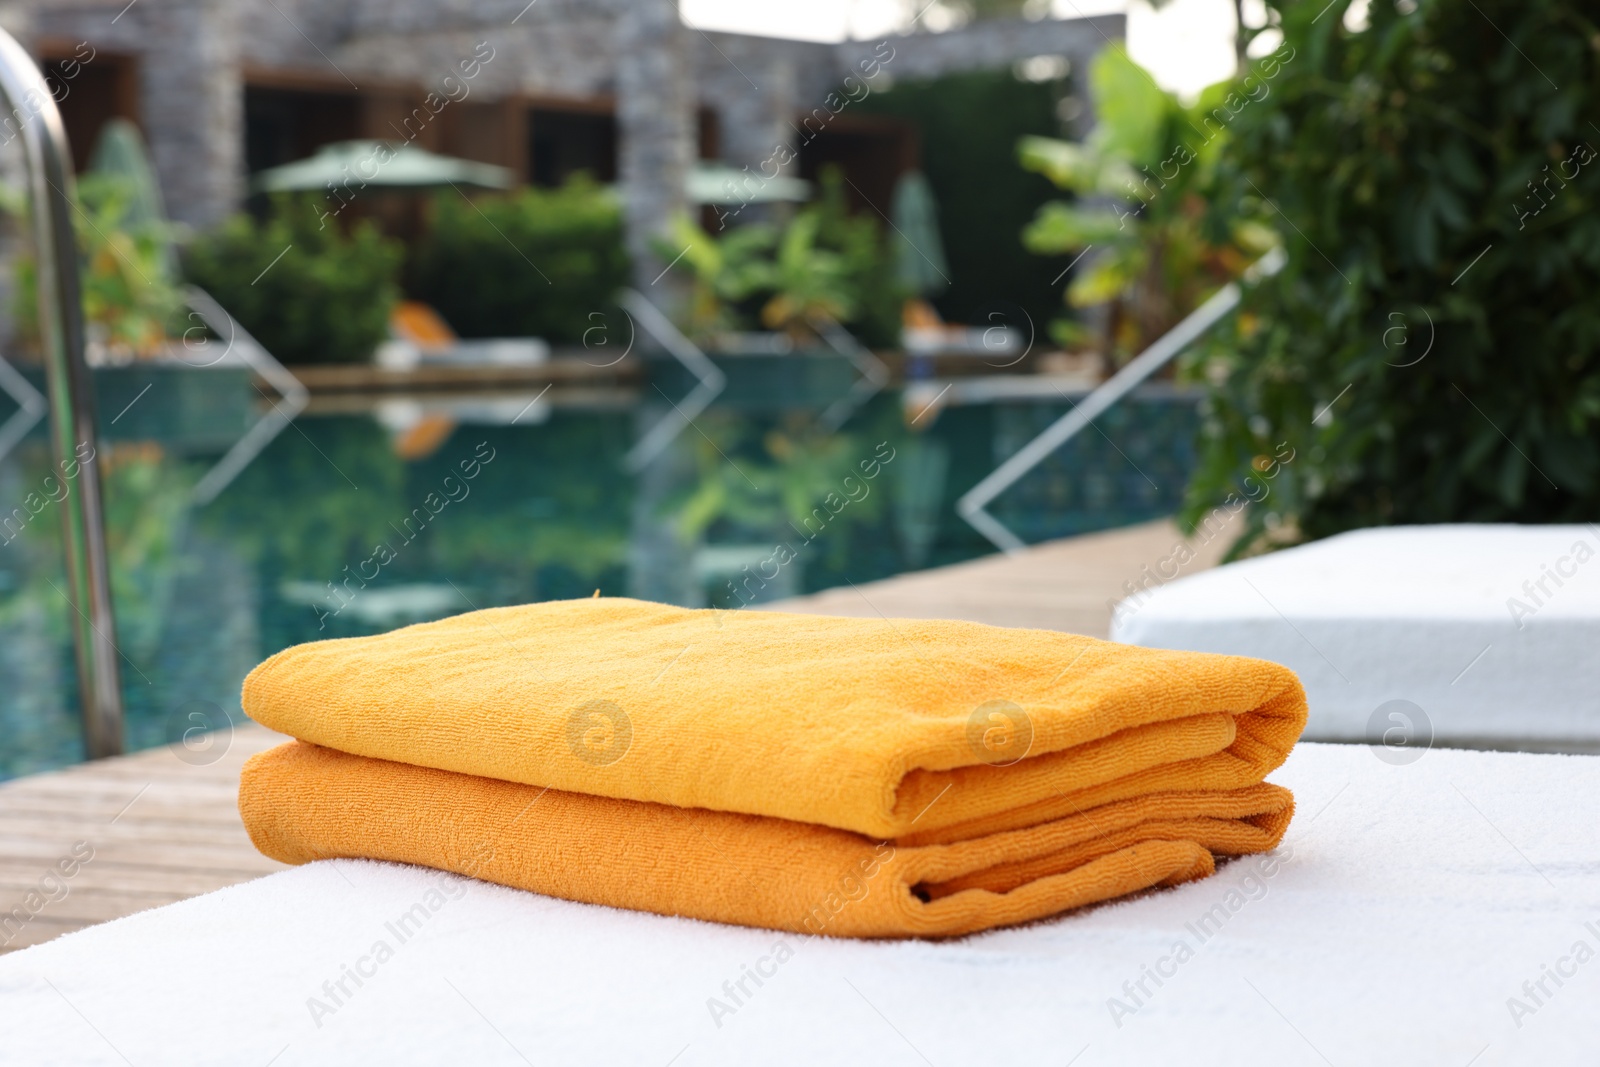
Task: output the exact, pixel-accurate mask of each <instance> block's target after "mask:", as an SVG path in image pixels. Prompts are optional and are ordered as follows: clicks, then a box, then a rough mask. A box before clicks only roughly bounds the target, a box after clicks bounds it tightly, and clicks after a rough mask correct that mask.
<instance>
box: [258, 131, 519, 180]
mask: <svg viewBox="0 0 1600 1067" xmlns="http://www.w3.org/2000/svg"><path fill="white" fill-rule="evenodd" d="M515 184H516V175H514V174H513V173H512V172H511V171H510V170H509V169H507V168H505V167H496V166H493V165H491V164H488V163H475V162H473V161H472V160H470V159H455V158H454V157H451V156H441V155H437V154H435V153H433V152H429V151H426V150H424V149H421V148H418V147H417V146H416V145H413V144H396V143H394V142H391V141H339V142H336V143H334V144H329V145H323V146H322V147H321V148H319V149H317V154H316V155H314V156H311V157H310V158H309V159H301V160H296V161H295V162H293V163H285V164H283V165H282V166H281V167H272V168H270V169H268V170H264V171H261V172H260V173H259V174H257V175H256V176H255V179H254V181H252V182H251V187H252V188H253V189H254V190H255V191H256V192H259V193H289V192H305V191H312V190H316V191H321V190H326V189H327V188H328V187H329V186H332V187H333V188H335V189H342V188H344V187H346V186H348V187H350V188H352V189H360V188H364V187H366V186H374V187H379V188H386V189H427V188H431V187H434V186H442V185H458V186H459V185H468V186H474V187H476V188H479V189H509V188H511V187H512V186H513V185H515Z"/></svg>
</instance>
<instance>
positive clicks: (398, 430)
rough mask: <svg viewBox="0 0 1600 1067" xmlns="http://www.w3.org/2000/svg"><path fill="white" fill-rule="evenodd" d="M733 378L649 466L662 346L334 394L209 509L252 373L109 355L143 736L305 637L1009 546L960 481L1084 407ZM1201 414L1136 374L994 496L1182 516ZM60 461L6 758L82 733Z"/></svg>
mask: <svg viewBox="0 0 1600 1067" xmlns="http://www.w3.org/2000/svg"><path fill="white" fill-rule="evenodd" d="M835 379H838V380H835ZM732 384H733V385H737V388H732V387H730V389H729V390H728V391H727V392H726V393H725V394H724V395H723V396H722V397H720V398H719V399H718V401H717V402H716V403H714V404H713V405H712V406H711V407H710V408H709V409H708V410H707V411H705V412H704V413H703V414H701V415H700V416H698V417H696V418H695V419H694V420H693V422H692V424H691V425H689V426H687V427H685V428H684V430H683V432H681V433H680V434H679V435H678V436H677V437H676V438H675V439H674V440H673V441H672V443H671V444H670V445H669V446H668V447H667V448H665V449H664V450H663V451H662V452H660V453H659V454H658V455H655V456H654V457H653V458H651V459H650V461H649V462H647V463H644V464H642V465H641V466H639V467H638V469H632V468H630V466H629V462H628V461H629V454H630V451H632V450H633V449H634V447H635V445H636V444H637V443H638V442H639V440H640V439H641V437H642V436H643V434H644V433H645V432H646V431H647V430H648V429H649V428H650V427H651V426H653V425H655V423H656V422H657V421H658V420H660V419H662V418H667V417H670V416H672V415H673V410H674V409H673V407H672V403H673V402H672V401H671V400H669V399H667V398H668V397H669V396H674V397H675V396H680V395H681V392H682V383H681V381H679V380H677V379H676V378H674V377H673V375H672V374H670V373H667V372H663V371H660V370H657V371H655V372H654V375H653V378H652V377H647V378H646V380H645V381H644V382H643V383H642V384H635V385H631V386H628V387H626V388H604V389H578V388H568V389H562V388H560V387H557V388H553V389H551V390H550V391H549V392H548V393H546V394H544V395H543V396H540V397H539V398H538V399H535V396H536V395H537V394H536V392H533V391H530V392H529V393H528V394H526V395H520V394H516V395H486V396H479V397H472V396H462V395H448V396H447V395H429V396H407V397H387V398H369V399H360V398H351V397H346V398H342V399H335V398H323V397H318V398H316V399H314V400H313V403H312V406H311V407H310V408H309V409H308V410H307V411H306V412H305V413H303V414H302V415H301V416H300V417H299V418H297V419H296V420H295V421H294V422H293V423H292V424H290V425H289V426H288V427H287V428H286V429H284V430H283V431H282V432H281V433H280V434H279V435H278V436H277V437H276V438H275V439H274V440H273V441H272V443H271V444H270V445H269V446H268V447H267V448H266V449H265V450H264V451H262V452H261V453H260V454H259V455H258V456H257V457H256V458H255V459H254V460H253V461H252V462H251V463H250V464H249V465H248V466H246V467H245V468H244V469H243V470H242V471H241V472H240V473H239V475H238V476H237V477H236V478H235V479H234V480H233V481H232V482H231V483H230V484H229V485H228V486H227V487H226V488H225V489H224V490H223V491H222V492H221V494H220V495H218V496H217V497H216V498H215V499H214V500H212V501H211V502H209V503H206V504H203V505H196V504H195V503H194V502H193V501H192V500H191V491H192V489H193V487H194V486H195V484H196V483H197V482H198V481H199V480H200V478H201V477H202V476H203V475H204V474H205V472H206V471H207V470H208V469H209V468H211V467H212V466H213V465H214V464H215V462H216V460H217V458H218V457H219V456H221V455H222V454H223V453H224V452H225V451H226V449H227V448H228V447H229V446H230V445H231V444H232V443H233V441H234V440H236V439H237V438H238V437H239V436H240V435H242V434H243V433H244V432H245V431H246V430H247V429H248V428H249V426H250V425H251V424H252V423H253V422H254V421H255V420H256V419H257V418H259V416H260V412H261V410H262V407H263V401H261V399H260V398H259V396H257V395H256V394H255V393H254V391H253V389H252V387H251V386H250V383H249V380H248V378H246V377H244V376H243V375H242V374H240V375H230V374H221V373H209V374H202V373H188V374H183V375H176V376H174V375H156V376H152V377H150V380H148V381H145V380H144V379H142V378H141V377H140V375H139V374H137V373H132V372H130V373H125V374H122V375H120V376H105V375H102V381H101V382H100V386H99V388H100V392H101V397H100V407H101V412H102V417H101V418H102V424H103V425H102V429H103V432H104V433H105V437H104V440H103V441H102V443H101V446H100V453H101V458H102V461H103V462H104V464H105V468H106V505H107V514H108V535H109V539H110V543H111V552H112V572H113V585H114V591H115V597H116V607H117V645H118V648H119V650H120V652H121V654H122V660H121V669H122V684H123V689H124V694H125V701H126V705H127V726H126V733H127V747H128V749H129V750H134V749H139V748H148V747H152V746H156V745H161V744H167V743H172V742H174V741H177V740H178V739H180V738H181V737H182V736H183V735H184V733H185V731H189V730H194V729H198V728H216V727H220V726H225V725H226V723H227V722H230V721H231V722H235V723H236V722H239V721H240V719H241V713H240V711H239V703H238V694H239V685H240V682H241V681H242V679H243V677H244V675H245V673H246V672H248V671H249V669H250V668H251V667H252V666H254V665H255V664H256V663H257V662H259V661H260V660H261V659H263V658H264V657H266V656H268V655H270V654H271V653H273V652H275V651H277V650H278V649H281V648H284V647H286V646H288V645H290V644H294V643H297V642H300V641H307V640H314V639H317V638H322V637H345V636H354V635H358V634H365V633H373V632H377V631H381V630H385V629H389V628H392V627H395V626H400V625H404V624H407V623H411V622H417V621H422V620H426V619H432V618H439V617H442V616H445V615H449V614H454V613H457V612H460V611H467V610H471V609H473V608H481V607H489V606H493V605H504V604H514V603H522V602H528V601H537V600H548V599H557V598H565V597H579V596H590V595H592V594H593V593H594V591H595V590H597V589H598V590H599V591H600V592H601V594H602V595H607V596H615V595H629V596H638V597H644V598H648V599H654V600H662V601H668V602H672V603H678V604H684V605H690V606H707V605H710V606H718V607H729V608H731V607H738V606H740V605H743V604H747V603H756V602H763V601H770V600H775V599H779V598H781V597H784V596H792V595H797V594H801V593H806V592H812V591H815V590H819V589H825V588H830V587H833V586H838V585H842V584H844V583H845V582H846V581H850V582H856V583H860V582H864V581H871V580H874V579H877V578H883V577H887V576H889V575H893V574H897V573H901V572H904V571H908V570H916V569H920V568H923V567H929V566H937V565H941V564H946V563H951V562H956V561H959V560H963V559H969V558H972V557H974V556H977V555H982V554H985V553H987V552H989V551H991V550H992V546H990V545H989V544H988V542H986V541H984V540H983V539H982V538H981V537H980V536H979V535H978V534H977V533H976V532H975V531H973V530H972V529H971V528H970V527H968V526H967V525H966V523H964V522H962V521H961V520H960V519H959V518H958V517H957V516H956V515H955V513H954V510H953V505H954V501H955V500H956V498H957V497H959V496H960V494H961V493H963V492H965V491H966V490H967V489H968V488H970V487H971V486H972V485H973V484H975V483H976V482H977V481H978V480H979V479H980V478H982V477H983V476H984V475H985V474H987V473H988V472H989V471H990V470H991V469H993V467H994V466H995V464H996V463H997V462H998V461H999V460H1001V459H1003V458H1005V457H1006V456H1007V455H1009V454H1011V452H1013V451H1015V449H1016V448H1017V447H1019V446H1020V445H1021V444H1022V443H1023V442H1024V441H1026V440H1027V439H1028V438H1029V437H1031V436H1032V435H1033V434H1034V433H1036V432H1037V431H1038V430H1039V429H1042V428H1043V427H1044V426H1045V425H1047V424H1048V423H1049V421H1050V420H1052V419H1053V418H1055V417H1057V416H1058V415H1060V414H1061V413H1062V412H1063V411H1065V410H1067V409H1068V408H1070V406H1071V403H1072V400H1071V399H1060V400H1056V399H1050V400H1047V401H1035V400H1030V401H1007V402H1000V403H987V404H980V405H972V406H964V407H953V408H950V409H948V410H944V411H942V412H940V413H938V414H937V415H934V416H925V417H924V418H922V419H920V420H918V424H917V425H916V426H908V425H907V418H906V416H905V415H904V413H903V412H902V407H901V403H900V398H899V396H898V394H897V393H895V392H893V391H890V392H886V393H883V394H880V395H879V396H877V397H876V398H874V399H873V400H872V401H871V402H870V403H868V404H867V405H865V406H864V407H863V408H861V409H860V410H858V411H857V412H855V414H854V415H853V416H852V417H851V418H850V419H849V420H848V421H847V422H846V423H845V424H844V425H843V427H842V428H841V429H840V430H839V431H837V432H832V433H824V432H821V431H820V430H818V428H817V419H818V415H819V413H820V412H821V411H822V410H823V409H824V408H825V407H826V406H827V405H828V404H829V403H831V402H832V400H834V399H836V398H837V396H836V394H837V392H838V391H839V389H840V388H841V387H847V386H848V375H845V376H843V377H840V375H838V374H835V373H831V372H829V373H823V374H820V375H816V374H811V375H802V376H798V377H797V375H796V373H795V370H794V367H793V366H792V365H785V363H784V362H783V361H781V360H771V361H768V363H767V364H766V366H765V367H764V368H763V367H760V366H758V367H757V368H756V369H755V370H754V371H750V370H746V371H745V372H742V373H741V374H740V375H739V376H738V378H737V379H735V380H734V382H733V383H732ZM146 386H148V388H145V387H146ZM658 386H659V388H658ZM130 401H131V402H132V405H131V406H128V405H129V404H130ZM14 410H15V408H14V405H12V404H11V403H10V401H9V400H0V419H4V418H5V417H7V416H9V415H10V414H11V413H12V411H14ZM119 412H120V414H119ZM113 420H114V421H113ZM1196 425H1197V415H1196V413H1195V404H1194V401H1193V399H1192V397H1188V396H1185V395H1182V394H1179V393H1173V392H1172V391H1170V390H1167V391H1164V392H1163V391H1160V390H1157V391H1153V392H1147V393H1146V394H1143V395H1136V396H1135V397H1134V398H1133V399H1132V400H1130V402H1128V403H1127V404H1125V405H1122V406H1120V407H1118V408H1116V409H1113V410H1112V411H1111V412H1108V413H1107V414H1106V415H1105V416H1103V417H1102V418H1101V419H1100V420H1099V421H1098V422H1097V423H1096V426H1097V427H1098V428H1099V430H1100V431H1101V432H1092V433H1085V434H1082V435H1080V436H1079V437H1078V438H1076V439H1075V440H1074V441H1073V442H1071V443H1070V444H1069V446H1068V447H1067V448H1066V449H1063V450H1062V451H1061V452H1060V453H1058V454H1057V455H1056V456H1054V457H1052V458H1051V460H1050V461H1049V462H1048V463H1046V464H1045V465H1043V466H1041V467H1040V468H1038V469H1037V470H1035V471H1033V472H1032V473H1031V474H1029V475H1028V476H1027V477H1026V478H1025V479H1024V480H1023V481H1022V482H1020V483H1019V484H1018V485H1017V486H1016V487H1015V488H1014V489H1013V490H1011V491H1010V492H1009V493H1008V494H1007V495H1006V496H1004V497H1002V498H1001V500H1000V501H998V502H997V505H996V507H995V508H994V511H995V514H996V515H997V516H999V517H1000V518H1001V519H1002V521H1004V522H1006V524H1007V525H1008V526H1010V527H1011V528H1012V529H1013V530H1015V531H1016V532H1017V533H1018V534H1019V535H1021V536H1023V537H1024V538H1025V539H1027V540H1030V541H1032V540H1039V539H1043V538H1046V537H1052V536H1063V535H1067V534H1072V533H1079V532H1083V531H1086V530H1092V529H1102V528H1108V527H1112V526H1118V525H1124V524H1127V523H1130V522H1137V521H1143V520H1145V519H1148V518H1152V517H1156V516H1160V515H1164V514H1169V513H1171V512H1172V511H1173V510H1174V509H1175V507H1176V505H1177V503H1178V501H1179V499H1180V498H1181V494H1182V488H1183V485H1184V482H1185V481H1186V480H1187V477H1188V474H1189V471H1190V469H1191V468H1192V465H1193V444H1194V434H1195V430H1196ZM635 458H637V457H635ZM52 469H53V468H52V464H51V462H50V458H49V455H48V453H47V450H46V444H45V439H44V435H43V432H42V430H41V429H40V428H35V430H34V432H33V433H32V434H31V435H30V436H29V437H28V438H27V439H25V440H24V441H23V442H22V443H21V444H20V445H19V446H18V447H17V448H15V449H14V450H13V451H12V452H11V453H10V455H8V456H7V457H6V458H5V459H4V460H3V461H0V515H6V514H9V515H13V516H15V515H16V514H17V510H16V509H18V508H22V514H23V515H24V516H25V519H24V520H16V519H15V518H14V519H13V521H12V523H11V524H10V525H9V526H7V527H6V528H5V530H4V532H0V694H3V695H0V778H5V777H13V776H16V775H20V774H27V773H30V772H33V771H37V770H43V769H47V768H51V767H57V766H62V765H65V764H69V763H73V762H76V761H78V760H80V759H81V758H82V754H81V744H82V742H81V731H80V723H79V720H78V714H77V711H76V699H77V697H76V689H77V684H76V679H75V671H74V666H73V653H72V647H71V644H70V635H69V632H68V628H67V612H69V611H70V610H71V609H70V607H69V606H68V604H67V602H66V599H65V596H64V591H65V579H64V577H63V575H62V571H61V559H60V546H59V541H58V539H59V522H60V517H59V515H58V514H57V513H56V512H55V510H54V505H53V502H52V501H51V498H50V493H51V491H52V490H51V488H50V487H51V486H52V485H59V484H60V481H59V479H57V480H56V481H49V480H47V479H50V478H51V476H52ZM30 499H31V500H32V501H33V502H34V504H39V505H42V506H41V507H40V509H39V510H38V512H37V513H36V514H35V513H33V511H32V507H33V504H28V505H26V506H25V505H24V502H25V501H28V500H30Z"/></svg>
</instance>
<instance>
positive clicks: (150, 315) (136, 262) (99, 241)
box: [4, 173, 181, 355]
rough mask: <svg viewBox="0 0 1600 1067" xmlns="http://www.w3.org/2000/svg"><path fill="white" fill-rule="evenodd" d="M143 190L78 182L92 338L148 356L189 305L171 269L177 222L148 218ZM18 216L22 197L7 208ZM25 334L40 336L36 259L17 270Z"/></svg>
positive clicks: (106, 179)
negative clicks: (182, 305)
mask: <svg viewBox="0 0 1600 1067" xmlns="http://www.w3.org/2000/svg"><path fill="white" fill-rule="evenodd" d="M139 195H140V190H139V189H138V187H137V186H136V185H135V183H134V182H133V181H131V180H130V179H128V178H126V177H123V176H120V175H111V174H93V173H90V174H85V175H84V176H83V177H82V178H81V179H80V180H79V181H78V183H77V188H76V195H75V203H76V208H77V210H76V215H77V218H76V219H75V220H74V222H75V224H76V225H75V226H74V229H75V231H76V234H77V239H78V249H79V253H80V255H81V256H82V267H83V269H82V274H81V277H82V284H83V314H84V320H85V322H86V323H87V324H88V327H89V330H90V334H91V338H92V339H93V340H96V341H98V342H100V343H102V344H104V345H105V346H106V347H107V348H108V349H111V350H113V351H117V352H123V353H128V354H132V355H147V354H149V353H151V352H153V351H155V350H156V349H158V348H160V347H161V345H162V344H163V343H164V342H165V341H166V339H167V328H168V326H169V324H171V323H172V322H174V321H175V315H176V312H177V311H178V308H179V305H180V301H181V298H180V296H179V294H178V290H177V287H176V285H175V284H174V279H173V277H172V272H171V269H170V267H169V253H168V249H169V248H170V247H171V242H172V240H173V238H174V237H175V236H176V234H177V230H176V228H175V227H174V226H172V225H171V224H170V223H167V222H164V221H162V220H161V219H159V218H152V217H148V216H146V215H143V214H141V213H140V212H139V211H138V210H137V209H138V207H139ZM4 207H5V209H6V210H8V211H11V212H13V213H18V214H20V212H21V211H22V210H24V209H23V206H22V204H21V203H20V202H19V201H17V200H15V199H14V198H13V199H11V200H10V202H7V203H5V204H4ZM15 301H16V302H15V305H14V308H15V314H16V321H17V332H18V334H19V336H20V337H21V338H22V339H23V340H24V341H25V342H27V343H29V344H37V343H38V337H39V297H38V275H37V267H36V265H35V262H34V258H33V256H32V255H31V254H26V255H23V256H22V257H20V259H19V261H18V264H17V288H16V297H15Z"/></svg>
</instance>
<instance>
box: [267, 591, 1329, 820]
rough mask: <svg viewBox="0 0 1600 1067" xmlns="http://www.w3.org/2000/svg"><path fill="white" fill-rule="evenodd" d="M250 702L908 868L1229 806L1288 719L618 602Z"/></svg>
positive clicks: (535, 778) (1213, 694)
mask: <svg viewBox="0 0 1600 1067" xmlns="http://www.w3.org/2000/svg"><path fill="white" fill-rule="evenodd" d="M243 701H244V709H245V711H246V713H247V714H249V715H250V717H251V718H253V719H255V720H256V721H258V722H260V723H262V724H264V725H266V726H268V727H271V728H272V729H274V730H278V731H281V732H283V733H286V734H290V735H292V736H294V737H296V738H299V739H301V740H303V741H309V742H313V743H315V744H317V745H321V746H324V747H327V748H332V749H337V750H339V751H341V752H346V753H350V754H353V755H360V756H368V757H372V758H374V759H381V760H389V761H394V762H398V763H404V764H410V765H413V766H416V767H431V768H436V769H439V770H447V771H454V772H457V773H460V774H467V775H476V776H479V777H484V778H493V779H500V780H503V781H506V782H516V783H521V784H525V785H532V786H538V787H540V788H544V787H550V788H552V789H557V790H562V791H564V792H568V793H584V794H588V795H590V796H595V797H610V798H616V799H623V800H633V801H645V802H653V803H657V804H666V805H672V806H674V807H678V808H702V809H711V810H715V811H723V812H736V813H741V814H746V815H764V816H770V817H773V818H779V819H786V820H790V821H793V822H802V823H811V824H816V825H820V826H828V827H834V828H837V829H841V830H850V831H854V832H856V833H858V834H864V835H868V836H870V837H872V838H874V839H878V840H894V841H896V842H898V843H900V844H914V845H921V844H929V843H939V842H953V841H959V840H963V839H968V838H976V837H983V836H987V835H990V834H994V833H997V832H1001V831H1005V830H1012V829H1019V828H1025V827H1030V826H1035V825H1038V824H1042V823H1046V822H1052V821H1054V820H1058V819H1061V818H1063V817H1065V816H1069V815H1073V814H1075V813H1078V812H1082V811H1086V810H1087V809H1089V808H1092V807H1099V806H1101V805H1105V804H1109V803H1113V802H1117V801H1121V800H1128V799H1133V798H1137V797H1142V796H1147V795H1149V794H1153V793H1169V792H1181V793H1187V792H1195V791H1198V792H1211V793H1216V792H1229V791H1234V790H1241V789H1247V788H1248V787H1251V786H1254V785H1257V784H1259V783H1260V782H1261V781H1262V779H1263V778H1264V776H1265V775H1266V774H1267V773H1268V772H1270V771H1271V770H1273V769H1274V768H1276V767H1277V766H1279V765H1280V764H1281V763H1282V762H1283V760H1284V758H1285V757H1286V756H1287V755H1288V752H1289V750H1290V748H1291V747H1292V746H1293V745H1294V742H1295V740H1296V739H1297V738H1298V737H1299V736H1300V731H1301V729H1302V728H1303V727H1304V725H1305V719H1306V704H1305V697H1304V694H1303V692H1302V690H1301V688H1300V684H1299V682H1298V680H1297V679H1296V678H1295V676H1294V674H1293V673H1292V672H1290V671H1289V670H1287V669H1286V668H1284V667H1281V666H1278V665H1277V664H1273V663H1268V662H1266V661H1263V660H1253V659H1245V658H1242V657H1235V656H1219V655H1209V654H1204V653H1193V652H1171V651H1165V650H1159V649H1146V648H1134V647H1129V646H1124V645H1114V644H1111V643H1108V642H1105V641H1098V640H1095V639H1093V638H1089V637H1082V636H1078V635H1074V634H1064V633H1056V632H1051V631H1043V630H1021V629H1007V628H1002V627H995V626H984V625H980V624H977V623H966V622H948V621H924V620H910V619H901V620H893V621H888V620H882V619H845V618H828V617H820V616H812V615H789V614H780V613H776V612H773V613H768V612H723V611H690V610H686V609H682V608H675V607H668V606H665V605H661V604H650V603H644V602H641V601H636V600H629V599H623V598H610V599H589V600H570V601H558V602H552V603H544V604H532V605H527V606H522V607H509V608H493V609H489V610H486V611H476V612H471V613H468V614H465V615H459V616H456V617H454V618H450V619H444V620H441V621H439V622H431V623H423V624H421V625H417V626H408V627H405V628H403V629H400V630H395V631H393V632H391V633H387V634H382V635H378V636H375V637H359V638H349V639H344V640H336V641H320V642H316V643H313V644H307V645H299V646H296V647H294V648H290V649H286V650H285V651H283V652H280V653H279V654H277V655H276V656H273V657H272V658H271V659H269V660H267V661H266V662H265V663H263V664H261V665H260V666H259V667H257V668H256V669H255V670H254V671H253V672H251V674H250V676H249V678H247V679H246V680H245V685H244V697H243Z"/></svg>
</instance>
